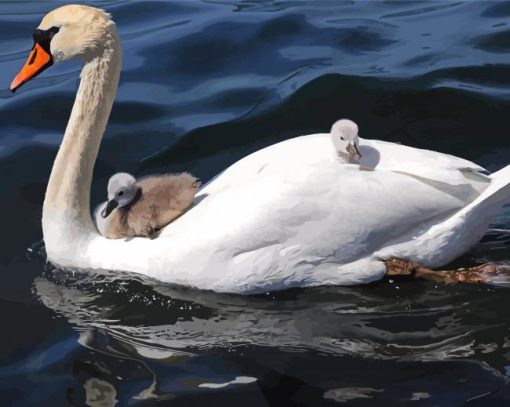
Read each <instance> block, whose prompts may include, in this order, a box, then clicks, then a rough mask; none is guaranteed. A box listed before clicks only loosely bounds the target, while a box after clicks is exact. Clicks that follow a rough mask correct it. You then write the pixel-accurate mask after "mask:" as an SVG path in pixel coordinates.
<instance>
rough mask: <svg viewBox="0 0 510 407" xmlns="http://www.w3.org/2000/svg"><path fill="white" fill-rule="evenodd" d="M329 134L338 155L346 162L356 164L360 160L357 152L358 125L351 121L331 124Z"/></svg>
mask: <svg viewBox="0 0 510 407" xmlns="http://www.w3.org/2000/svg"><path fill="white" fill-rule="evenodd" d="M330 133H331V140H332V141H333V145H334V146H335V149H336V151H337V153H338V155H339V156H340V157H342V158H345V159H347V160H348V162H351V163H358V162H359V160H360V159H361V154H360V152H359V150H358V145H359V136H358V125H357V124H356V123H354V122H353V121H352V120H349V119H341V120H338V121H337V122H336V123H335V124H333V126H332V127H331V132H330Z"/></svg>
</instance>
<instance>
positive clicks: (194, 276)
mask: <svg viewBox="0 0 510 407" xmlns="http://www.w3.org/2000/svg"><path fill="white" fill-rule="evenodd" d="M34 41H35V44H34V47H33V49H32V51H31V53H30V56H29V58H28V61H27V62H26V64H25V66H24V67H23V68H22V70H21V71H20V72H19V74H18V75H17V76H16V78H15V79H14V80H13V82H12V84H11V90H13V91H15V90H16V89H17V88H19V87H20V86H21V85H22V84H23V83H25V82H27V81H28V80H29V79H31V78H33V77H35V76H36V75H37V74H39V73H40V72H42V71H43V70H44V69H46V68H47V67H49V66H51V65H52V64H53V62H54V61H64V60H69V59H73V58H79V59H81V60H82V61H83V69H82V72H81V82H80V86H79V89H78V93H77V95H76V100H75V103H74V106H73V110H72V113H71V117H70V119H69V123H68V124H67V128H66V131H65V135H64V139H63V142H62V144H61V146H60V149H59V152H58V154H57V157H56V159H55V163H54V166H53V169H52V172H51V176H50V179H49V183H48V188H47V191H46V198H45V201H44V208H43V217H42V225H43V234H44V241H45V243H46V251H47V255H48V259H49V261H50V262H52V263H54V264H56V265H58V266H61V267H68V268H80V269H109V270H119V271H128V272H137V273H143V274H145V275H148V276H150V277H154V278H156V279H159V280H162V281H166V282H171V283H177V284H183V285H190V286H195V287H198V288H201V289H211V290H215V291H222V292H238V293H253V292H262V291H266V290H275V289H284V288H288V287H296V286H314V285H324V284H357V283H363V282H369V281H373V280H376V279H378V278H380V277H382V276H383V275H384V273H385V263H384V261H385V260H386V259H388V258H390V257H399V258H406V259H412V260H414V261H416V262H419V263H421V264H424V265H426V266H429V267H437V266H440V265H443V264H446V263H447V262H449V261H451V260H453V259H454V258H455V257H457V256H459V255H460V254H462V253H463V252H465V251H466V250H467V249H468V248H469V247H471V246H472V245H473V244H475V243H476V242H477V241H478V240H479V239H480V238H481V236H482V234H483V233H484V232H485V230H486V228H487V227H488V224H489V222H490V221H491V219H492V218H493V216H495V214H496V213H497V212H498V210H499V209H500V208H501V206H502V204H503V203H504V202H505V200H506V199H507V198H508V196H509V195H510V186H509V180H510V167H507V168H505V169H503V170H501V171H499V172H497V173H495V174H493V175H492V176H491V177H490V178H489V179H488V182H487V185H488V186H487V187H486V188H484V190H483V191H482V192H481V193H480V192H477V193H474V194H473V193H462V192H459V191H457V190H456V186H455V185H449V184H448V183H441V182H437V181H434V180H426V179H421V178H420V177H419V176H416V175H413V174H411V175H410V174H405V173H402V172H399V171H391V168H389V169H388V168H386V169H385V170H377V169H376V170H375V171H360V169H359V166H358V165H350V164H343V163H341V162H340V161H339V159H338V156H337V154H336V151H335V150H334V148H333V147H332V144H331V141H330V139H329V135H328V134H316V135H310V136H304V137H298V138H295V139H292V140H287V141H284V142H282V143H279V144H276V145H273V146H270V147H268V148H265V149H263V150H260V151H258V152H256V153H254V154H251V155H250V156H248V157H246V158H244V159H242V160H240V161H239V162H237V163H236V164H234V165H233V166H231V167H230V168H229V169H227V170H226V171H225V172H224V173H223V174H222V175H220V176H219V177H218V178H217V179H215V180H214V181H213V182H212V183H210V184H209V185H208V186H207V187H206V188H204V189H203V190H202V191H201V192H200V194H199V195H201V196H202V198H203V199H201V200H200V202H199V203H198V204H197V205H196V206H195V207H193V208H192V209H191V210H190V211H188V212H187V213H186V214H184V215H183V216H182V217H181V218H179V219H178V220H176V221H175V222H173V223H172V224H170V225H169V226H168V227H166V229H164V230H163V231H162V232H161V234H160V235H159V236H158V237H157V238H156V239H152V240H151V239H146V238H135V239H132V240H108V239H106V238H104V237H102V236H100V235H99V233H98V232H97V230H96V227H95V225H94V223H93V222H92V219H91V213H90V202H89V201H90V186H91V181H92V170H93V167H94V162H95V160H96V157H97V153H98V149H99V145H100V142H101V138H102V136H103V132H104V130H105V127H106V123H107V121H108V117H109V115H110V110H111V107H112V104H113V100H114V97H115V92H116V88H117V84H118V80H119V73H120V68H121V52H120V44H119V38H118V35H117V31H116V28H115V24H114V23H113V22H112V21H111V19H110V16H109V15H108V14H107V13H105V12H103V11H102V10H99V9H96V8H92V7H87V6H81V5H80V6H78V5H68V6H64V7H60V8H58V9H56V10H54V11H52V12H50V13H49V14H48V15H46V16H45V17H44V18H43V20H42V22H41V24H40V25H39V27H38V28H37V29H36V30H35V32H34ZM432 154H433V153H432ZM451 158H452V160H455V158H454V157H451ZM459 160H460V159H459ZM390 161H391V160H390ZM438 162H440V160H439V161H438ZM473 165H474V164H473ZM448 170H451V168H449V169H448Z"/></svg>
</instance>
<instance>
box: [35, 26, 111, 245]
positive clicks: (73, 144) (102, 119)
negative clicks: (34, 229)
mask: <svg viewBox="0 0 510 407" xmlns="http://www.w3.org/2000/svg"><path fill="white" fill-rule="evenodd" d="M120 67H121V52H120V45H119V39H118V35H117V32H116V30H115V28H114V27H112V29H111V31H109V32H108V35H107V37H106V38H105V39H104V42H103V45H102V48H101V50H100V51H99V52H96V53H95V55H94V56H91V57H90V58H88V60H85V63H84V66H83V69H82V72H81V81H80V86H79V89H78V92H77V94H76V100H75V102H74V106H73V110H72V112H71V116H70V118H69V122H68V124H67V128H66V131H65V135H64V139H63V141H62V144H61V146H60V149H59V151H58V154H57V157H56V159H55V162H54V164H53V169H52V171H51V175H50V179H49V182H48V188H47V190H46V197H45V200H44V206H43V218H42V226H43V235H44V240H45V243H46V249H47V250H48V251H54V249H57V247H59V246H60V247H61V246H62V245H65V243H66V242H69V241H70V240H73V239H76V238H77V237H78V236H82V237H83V236H91V235H95V234H97V231H96V228H95V226H94V224H93V222H92V219H91V214H90V187H91V183H92V172H93V169H94V164H95V161H96V158H97V153H98V150H99V145H100V143H101V139H102V137H103V133H104V131H105V128H106V124H107V122H108V118H109V116H110V112H111V109H112V104H113V101H114V99H115V93H116V90H117V85H118V81H119V74H120Z"/></svg>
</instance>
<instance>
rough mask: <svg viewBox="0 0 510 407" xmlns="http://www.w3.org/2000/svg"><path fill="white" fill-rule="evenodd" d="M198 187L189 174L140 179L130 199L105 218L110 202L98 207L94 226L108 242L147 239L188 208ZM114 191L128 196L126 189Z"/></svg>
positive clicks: (195, 180)
mask: <svg viewBox="0 0 510 407" xmlns="http://www.w3.org/2000/svg"><path fill="white" fill-rule="evenodd" d="M121 174H122V173H121ZM117 175H118V174H117ZM114 177H115V176H114ZM114 177H112V179H114ZM199 187H200V182H199V181H198V180H197V179H196V178H195V177H194V176H192V175H191V174H189V173H181V174H167V175H159V176H151V177H146V178H142V179H140V180H138V181H135V182H134V191H135V192H134V194H133V196H132V199H130V200H128V201H127V202H126V204H125V205H123V206H119V207H116V208H115V209H113V210H112V211H111V213H109V214H108V215H107V216H106V217H103V215H102V214H104V211H105V209H106V207H107V205H108V202H112V201H111V200H110V201H108V202H104V203H103V204H101V205H99V207H98V208H97V209H96V211H95V219H96V225H97V227H98V229H99V231H100V232H101V234H102V235H103V236H105V237H107V238H109V239H120V238H125V237H134V236H142V237H150V236H152V235H153V234H154V233H155V232H156V231H157V230H159V229H161V228H162V227H164V226H166V225H168V224H169V223H170V222H172V221H173V220H174V219H175V218H177V217H178V216H180V215H182V214H183V213H184V212H185V211H186V210H187V209H188V208H189V206H190V205H191V203H192V202H193V198H194V197H195V194H196V192H197V190H198V188H199ZM117 189H118V190H117V191H116V192H117V194H118V193H119V192H122V193H124V195H125V194H126V193H127V190H126V189H125V188H122V189H119V188H117ZM117 199H118V198H117Z"/></svg>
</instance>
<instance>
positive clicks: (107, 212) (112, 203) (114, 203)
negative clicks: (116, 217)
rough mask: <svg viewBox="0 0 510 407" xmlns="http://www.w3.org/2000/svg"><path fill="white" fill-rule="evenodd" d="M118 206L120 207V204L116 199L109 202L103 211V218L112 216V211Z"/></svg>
mask: <svg viewBox="0 0 510 407" xmlns="http://www.w3.org/2000/svg"><path fill="white" fill-rule="evenodd" d="M117 206H119V203H118V202H117V201H116V200H115V199H112V200H111V201H108V203H107V204H106V206H105V207H104V209H103V210H102V211H101V216H102V217H103V219H104V218H106V217H108V215H110V213H112V211H113V210H114V209H115V208H116V207H117Z"/></svg>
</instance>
